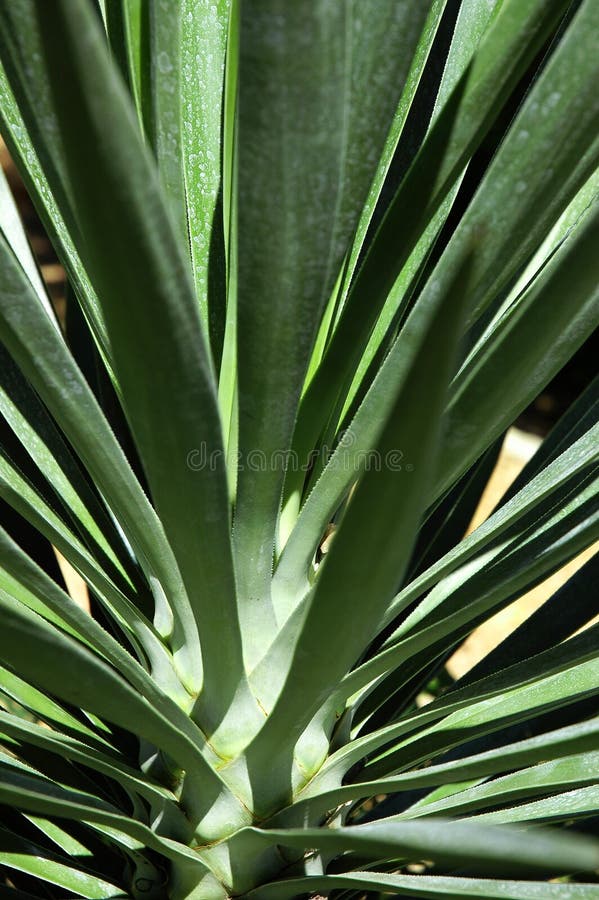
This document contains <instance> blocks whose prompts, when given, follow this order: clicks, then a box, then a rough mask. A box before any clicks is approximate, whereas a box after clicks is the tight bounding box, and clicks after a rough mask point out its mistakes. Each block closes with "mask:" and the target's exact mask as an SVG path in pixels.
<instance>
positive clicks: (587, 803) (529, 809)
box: [467, 784, 599, 824]
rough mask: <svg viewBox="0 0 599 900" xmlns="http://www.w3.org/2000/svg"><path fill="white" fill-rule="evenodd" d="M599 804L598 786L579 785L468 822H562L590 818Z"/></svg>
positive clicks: (470, 819)
mask: <svg viewBox="0 0 599 900" xmlns="http://www.w3.org/2000/svg"><path fill="white" fill-rule="evenodd" d="M598 807H599V786H598V785H596V784H594V785H592V786H590V787H580V788H577V789H576V790H572V791H566V792H565V793H563V794H556V795H555V796H553V797H546V798H545V799H543V800H536V801H534V802H533V803H521V804H519V805H518V806H515V807H510V808H509V809H499V810H496V811H495V812H489V813H481V814H479V815H477V816H471V817H469V818H468V820H467V821H475V822H478V821H484V822H487V821H488V822H497V823H501V824H503V823H504V822H526V823H529V822H563V821H571V820H573V819H576V818H581V817H582V818H589V817H591V816H596V815H597V808H598Z"/></svg>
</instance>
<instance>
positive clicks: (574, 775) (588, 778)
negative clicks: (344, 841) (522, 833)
mask: <svg viewBox="0 0 599 900" xmlns="http://www.w3.org/2000/svg"><path fill="white" fill-rule="evenodd" d="M598 763H599V754H598V753H597V752H591V753H582V754H580V755H578V756H567V757H566V758H565V759H557V760H552V761H551V762H546V763H542V764H540V765H538V766H535V767H534V768H528V769H522V770H521V771H520V772H514V773H512V774H511V775H505V776H504V777H503V778H496V779H494V780H493V781H490V782H488V783H486V784H482V785H478V786H476V787H472V788H470V789H468V790H465V791H459V792H458V793H455V794H452V795H451V796H449V797H447V798H445V799H441V800H437V801H435V802H427V803H426V804H425V805H424V806H423V805H419V804H417V805H416V806H414V807H410V808H409V809H407V810H406V811H405V812H404V813H401V814H400V815H399V816H397V817H395V818H397V820H398V821H399V820H400V819H406V818H407V819H410V818H412V817H413V816H418V817H421V816H431V815H432V816H434V815H437V814H440V815H451V816H461V815H463V814H464V813H470V812H476V811H477V810H484V809H486V808H490V807H493V806H498V805H499V804H501V805H508V804H509V805H510V806H511V805H512V804H513V803H514V801H518V800H523V799H526V798H529V797H530V798H534V797H539V796H542V795H543V794H553V793H557V792H558V791H563V790H564V789H566V790H567V789H569V788H578V787H580V788H583V787H585V786H586V785H595V784H597V782H599V770H598V768H597V764H598ZM593 796H595V795H593ZM527 805H530V804H527ZM502 812H504V814H505V816H506V818H505V819H504V821H509V819H508V818H507V816H508V815H509V811H508V810H503V811H502ZM516 815H519V814H518V813H516ZM491 821H492V820H491ZM520 821H521V820H520Z"/></svg>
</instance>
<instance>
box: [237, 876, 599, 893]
mask: <svg viewBox="0 0 599 900" xmlns="http://www.w3.org/2000/svg"><path fill="white" fill-rule="evenodd" d="M345 888H347V889H351V888H354V889H355V890H358V891H364V890H366V891H382V892H383V893H385V894H390V895H391V894H392V895H393V896H397V897H404V896H405V897H428V898H433V900H434V898H436V897H450V898H454V900H457V898H459V897H483V898H486V900H594V898H595V896H596V890H595V888H594V887H593V886H592V885H586V884H548V883H547V882H534V881H508V880H506V879H504V878H502V879H501V880H499V879H497V880H495V879H484V878H455V877H451V876H450V877H448V876H445V875H435V876H430V875H389V874H387V873H386V872H354V871H352V872H348V873H347V874H346V875H310V876H308V877H304V878H288V879H284V880H282V881H276V882H273V883H272V884H266V885H263V886H262V887H259V888H256V889H255V890H253V891H250V892H249V894H248V900H292V898H293V897H296V896H297V895H298V894H302V893H306V894H308V893H310V894H311V893H312V892H314V891H325V892H327V891H332V890H342V889H345Z"/></svg>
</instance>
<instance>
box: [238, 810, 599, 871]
mask: <svg viewBox="0 0 599 900" xmlns="http://www.w3.org/2000/svg"><path fill="white" fill-rule="evenodd" d="M249 833H251V835H252V837H254V838H255V840H256V845H257V847H260V846H261V845H262V846H264V845H266V846H268V845H269V844H272V843H277V844H282V845H283V846H285V847H292V848H296V849H301V850H303V849H318V850H324V851H333V852H336V853H340V852H346V853H347V852H348V851H355V852H356V853H358V854H360V857H361V858H362V859H364V858H366V859H381V858H392V859H397V858H400V859H402V860H404V861H405V862H410V861H414V862H418V861H420V860H422V859H430V860H432V861H433V862H439V863H449V864H452V865H453V864H459V865H467V866H469V867H471V868H474V869H476V870H478V871H482V870H484V871H486V872H495V873H497V874H500V875H505V871H506V865H509V869H510V871H511V872H513V873H516V872H518V871H520V872H534V871H535V870H536V871H537V872H538V871H541V872H572V871H586V872H590V871H592V870H593V869H594V868H596V866H597V863H598V860H599V844H598V843H597V842H596V841H595V840H591V839H589V838H583V837H582V836H581V837H573V836H569V835H566V834H564V832H563V831H539V830H537V831H535V830H533V829H530V830H527V832H526V839H525V840H523V839H522V832H521V831H519V830H517V829H511V828H508V827H505V828H501V829H500V828H492V827H491V826H487V827H484V826H483V825H480V826H479V825H475V824H470V823H462V822H455V821H451V820H441V819H439V820H438V819H435V820H431V821H427V822H419V821H410V822H387V821H385V822H383V821H382V822H376V823H369V824H367V825H354V826H352V827H340V828H306V829H287V830H278V829H277V830H269V831H260V830H259V829H257V828H252V829H243V830H242V831H241V832H240V839H241V837H242V836H243V835H244V834H249Z"/></svg>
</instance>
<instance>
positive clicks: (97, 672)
mask: <svg viewBox="0 0 599 900" xmlns="http://www.w3.org/2000/svg"><path fill="white" fill-rule="evenodd" d="M2 613H3V628H2V631H1V633H0V649H1V650H2V654H3V659H4V660H5V661H6V662H7V664H9V665H16V666H18V668H19V671H20V672H21V673H22V674H23V675H24V676H25V677H26V678H28V679H30V680H31V681H32V682H33V683H34V684H37V685H43V686H44V688H45V689H47V690H48V691H50V692H51V693H53V694H55V695H56V696H57V697H59V698H61V699H63V700H66V701H67V702H68V703H72V704H74V705H75V706H77V707H79V708H82V709H85V710H89V711H90V712H92V713H95V714H97V715H99V716H102V717H106V718H107V719H108V720H109V721H111V722H114V723H115V724H116V725H120V726H122V727H123V728H126V729H128V730H133V731H134V733H135V734H137V735H139V736H140V737H143V738H145V739H146V740H148V741H150V742H151V743H153V744H155V745H156V746H157V747H159V748H161V749H162V750H164V751H165V752H166V753H168V754H169V755H170V756H172V757H173V759H175V760H176V761H177V762H179V763H180V765H181V766H182V767H183V768H184V769H188V770H189V771H190V772H192V773H193V774H194V776H195V777H201V784H202V791H201V796H200V798H199V803H200V806H202V805H204V806H205V807H206V806H207V807H208V808H210V806H212V805H213V804H214V803H215V801H216V798H218V797H219V796H220V797H221V799H222V801H223V805H227V806H228V807H229V808H228V812H225V813H224V814H225V815H228V816H229V817H230V820H231V821H235V814H236V812H238V813H239V814H241V821H243V819H244V817H245V813H243V812H242V809H241V806H240V805H239V801H237V800H236V799H234V798H233V795H232V794H230V792H229V791H228V790H227V788H226V787H225V785H224V783H223V782H222V781H221V779H220V777H219V776H218V775H217V774H216V773H215V771H214V770H213V769H212V767H211V766H210V765H209V763H208V762H207V761H206V760H205V758H204V756H203V755H202V752H201V746H202V739H201V735H200V734H199V732H198V738H197V739H196V740H194V739H193V737H190V735H189V733H188V732H189V729H186V731H185V732H183V731H182V730H181V729H180V727H179V725H178V724H176V723H175V721H174V720H173V719H171V718H167V717H166V716H165V715H164V714H163V713H162V712H160V710H158V709H155V708H154V707H153V706H152V705H151V704H150V703H148V702H147V701H146V700H145V699H143V698H142V697H141V696H140V695H139V693H138V692H137V691H136V690H134V689H133V688H132V687H130V686H129V685H128V684H127V682H126V681H125V680H124V679H123V678H122V677H120V676H119V675H118V674H117V673H116V672H115V671H114V670H113V669H112V668H111V667H109V666H108V665H107V664H106V663H105V662H103V661H102V660H101V659H100V658H98V657H96V656H94V655H93V654H92V653H91V652H90V651H89V650H87V649H86V648H85V647H84V646H83V645H81V644H78V643H77V642H75V641H74V640H73V639H72V638H69V637H67V636H66V635H62V634H60V633H59V632H58V631H57V630H56V629H55V628H52V627H50V626H48V625H47V624H46V623H45V622H44V621H43V620H42V619H40V618H39V617H38V616H35V614H33V613H31V612H29V611H28V610H25V608H22V609H18V610H17V609H14V608H11V607H7V606H6V604H5V603H2ZM57 657H58V658H60V660H61V665H60V668H57V667H56V666H55V665H54V662H55V660H56V658H57ZM187 721H189V720H187ZM190 726H191V723H190ZM229 801H230V802H229ZM36 811H41V812H43V810H37V809H32V812H36ZM216 819H218V817H216ZM211 821H212V820H211Z"/></svg>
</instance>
